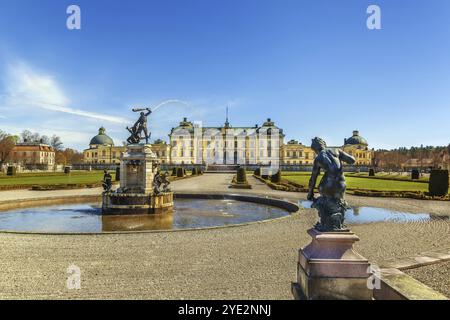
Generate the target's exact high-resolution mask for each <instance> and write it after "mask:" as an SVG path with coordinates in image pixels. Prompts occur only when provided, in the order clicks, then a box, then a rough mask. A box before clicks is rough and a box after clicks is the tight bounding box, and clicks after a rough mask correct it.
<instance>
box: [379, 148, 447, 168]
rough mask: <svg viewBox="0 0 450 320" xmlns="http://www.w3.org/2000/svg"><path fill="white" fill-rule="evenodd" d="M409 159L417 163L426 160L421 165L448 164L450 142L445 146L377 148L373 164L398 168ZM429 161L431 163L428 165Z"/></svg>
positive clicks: (435, 166) (436, 166) (439, 165)
mask: <svg viewBox="0 0 450 320" xmlns="http://www.w3.org/2000/svg"><path fill="white" fill-rule="evenodd" d="M410 159H417V160H418V161H419V163H420V162H422V161H424V162H426V164H425V163H424V164H423V167H426V166H431V167H434V168H439V167H441V166H443V165H445V164H450V163H449V162H450V144H448V145H447V146H420V147H411V148H405V147H400V148H397V149H393V150H386V149H379V150H377V151H375V154H374V157H373V162H374V163H373V165H374V166H376V167H381V168H386V169H399V168H401V167H402V164H404V163H405V162H407V161H408V160H410ZM430 162H431V165H428V164H430Z"/></svg>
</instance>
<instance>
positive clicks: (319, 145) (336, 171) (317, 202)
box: [308, 137, 355, 232]
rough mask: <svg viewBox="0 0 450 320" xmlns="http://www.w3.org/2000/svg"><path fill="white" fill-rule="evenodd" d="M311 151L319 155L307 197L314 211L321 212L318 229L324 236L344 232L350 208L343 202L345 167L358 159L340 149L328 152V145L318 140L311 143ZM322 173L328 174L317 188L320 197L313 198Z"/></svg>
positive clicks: (315, 160) (316, 227) (315, 162)
mask: <svg viewBox="0 0 450 320" xmlns="http://www.w3.org/2000/svg"><path fill="white" fill-rule="evenodd" d="M311 148H312V149H313V150H314V152H315V153H316V154H317V156H316V158H315V159H314V167H313V171H312V174H311V178H310V180H309V193H308V200H311V201H313V204H312V207H313V208H316V209H317V210H318V211H319V218H320V221H319V222H318V223H317V224H316V225H315V229H317V230H319V231H322V232H329V231H340V230H344V229H345V227H344V217H345V211H346V210H347V209H348V206H347V203H346V201H345V200H344V194H345V188H346V185H345V178H344V172H343V165H342V163H343V162H346V163H349V164H353V163H355V158H353V157H352V156H351V155H349V154H348V153H346V152H344V151H342V150H341V149H331V148H327V145H326V143H325V141H324V140H322V139H321V138H317V137H316V138H314V139H313V140H312V144H311ZM320 170H323V171H324V172H325V173H324V175H323V177H322V179H321V180H320V183H319V186H318V189H319V193H320V197H318V198H314V187H315V185H316V181H317V178H318V176H319V174H320Z"/></svg>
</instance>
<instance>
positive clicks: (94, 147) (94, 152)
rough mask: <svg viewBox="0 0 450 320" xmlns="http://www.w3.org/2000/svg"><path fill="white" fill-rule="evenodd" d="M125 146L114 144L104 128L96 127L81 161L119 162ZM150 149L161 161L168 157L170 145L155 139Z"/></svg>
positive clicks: (93, 162)
mask: <svg viewBox="0 0 450 320" xmlns="http://www.w3.org/2000/svg"><path fill="white" fill-rule="evenodd" d="M125 150H126V147H125V146H115V145H114V141H113V139H112V138H111V137H110V136H108V135H107V134H106V130H105V128H103V127H101V128H100V129H98V134H97V135H96V136H94V137H93V138H92V139H91V141H90V142H89V148H88V149H85V150H83V162H84V163H90V164H119V163H120V156H121V154H122V153H123V152H125ZM152 151H153V152H154V153H155V154H156V156H157V157H158V159H159V160H160V161H161V163H163V164H165V163H168V162H169V159H170V157H169V156H170V147H169V145H167V143H166V142H164V141H162V140H155V142H154V143H153V144H152Z"/></svg>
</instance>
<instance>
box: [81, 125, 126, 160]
mask: <svg viewBox="0 0 450 320" xmlns="http://www.w3.org/2000/svg"><path fill="white" fill-rule="evenodd" d="M105 132H106V130H105V128H103V127H101V128H100V129H98V134H97V135H96V136H94V137H93V138H92V139H91V141H90V142H89V148H88V149H85V150H83V162H84V163H92V164H97V163H100V164H119V163H120V155H121V154H122V152H124V151H125V146H117V147H116V146H114V141H113V139H111V137H110V136H108V135H107V134H106V133H105Z"/></svg>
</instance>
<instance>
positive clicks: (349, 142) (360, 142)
mask: <svg viewBox="0 0 450 320" xmlns="http://www.w3.org/2000/svg"><path fill="white" fill-rule="evenodd" d="M368 146H369V144H368V143H367V140H366V139H364V138H363V137H361V136H360V135H359V131H358V130H355V131H353V135H352V136H351V137H350V138H348V139H344V145H343V146H342V149H343V150H344V151H345V152H347V153H349V154H351V155H352V156H353V157H355V159H356V162H355V165H357V166H370V165H372V158H373V150H370V149H369V147H368Z"/></svg>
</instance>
